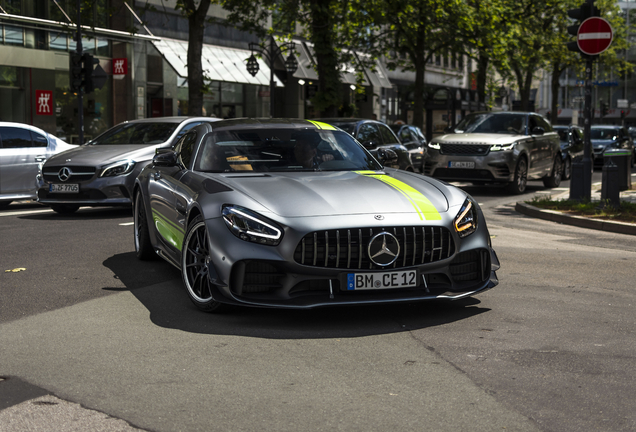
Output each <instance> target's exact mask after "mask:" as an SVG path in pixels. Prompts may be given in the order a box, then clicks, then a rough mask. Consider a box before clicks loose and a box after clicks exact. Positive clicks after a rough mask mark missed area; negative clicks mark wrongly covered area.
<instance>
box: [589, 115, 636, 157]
mask: <svg viewBox="0 0 636 432" xmlns="http://www.w3.org/2000/svg"><path fill="white" fill-rule="evenodd" d="M590 141H592V149H593V150H594V164H595V165H597V166H599V165H601V166H602V165H603V163H604V162H603V153H605V152H606V151H607V150H613V149H623V150H628V151H631V153H632V163H631V166H632V167H633V166H634V163H635V162H636V161H635V159H636V151H635V149H634V141H633V140H632V138H631V136H630V135H629V133H628V132H627V128H625V127H623V126H614V125H593V126H592V127H591V128H590Z"/></svg>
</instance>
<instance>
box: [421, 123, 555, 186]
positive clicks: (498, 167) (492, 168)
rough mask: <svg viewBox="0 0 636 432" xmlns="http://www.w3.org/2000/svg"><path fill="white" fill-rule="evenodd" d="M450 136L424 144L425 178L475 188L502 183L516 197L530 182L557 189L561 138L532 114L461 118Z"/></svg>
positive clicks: (440, 137)
mask: <svg viewBox="0 0 636 432" xmlns="http://www.w3.org/2000/svg"><path fill="white" fill-rule="evenodd" d="M451 132H452V133H448V134H445V135H440V136H437V137H434V138H433V139H432V140H431V142H429V143H428V158H427V160H426V167H425V173H426V175H429V176H433V177H436V178H440V179H443V180H446V181H468V182H473V183H475V184H487V183H505V184H507V187H508V190H509V191H510V192H511V193H514V194H520V193H523V192H524V191H525V190H526V186H527V181H528V180H543V184H544V185H545V186H546V187H558V186H559V185H560V184H561V168H562V165H563V164H562V156H561V145H560V143H559V137H558V135H557V133H556V132H554V131H553V130H552V126H550V123H548V122H547V121H546V120H545V119H544V118H543V117H541V116H540V115H539V114H536V113H530V112H482V113H471V114H468V115H467V116H466V117H464V118H463V119H462V120H461V121H460V122H459V123H458V124H457V126H456V127H455V128H454V129H452V131H451Z"/></svg>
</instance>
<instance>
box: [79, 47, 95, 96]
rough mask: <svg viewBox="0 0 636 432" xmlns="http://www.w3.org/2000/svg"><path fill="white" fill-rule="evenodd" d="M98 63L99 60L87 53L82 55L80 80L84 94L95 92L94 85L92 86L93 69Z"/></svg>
mask: <svg viewBox="0 0 636 432" xmlns="http://www.w3.org/2000/svg"><path fill="white" fill-rule="evenodd" d="M98 63H99V60H98V59H96V58H95V57H93V56H92V55H90V54H89V53H84V54H82V80H83V85H84V93H85V94H88V93H91V92H92V91H93V90H95V85H94V84H93V68H94V66H95V65H96V64H98Z"/></svg>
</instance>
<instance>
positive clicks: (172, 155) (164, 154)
mask: <svg viewBox="0 0 636 432" xmlns="http://www.w3.org/2000/svg"><path fill="white" fill-rule="evenodd" d="M152 163H153V164H154V165H155V166H161V167H173V166H177V152H175V151H172V150H170V149H165V151H161V152H157V154H156V155H155V157H153V158H152Z"/></svg>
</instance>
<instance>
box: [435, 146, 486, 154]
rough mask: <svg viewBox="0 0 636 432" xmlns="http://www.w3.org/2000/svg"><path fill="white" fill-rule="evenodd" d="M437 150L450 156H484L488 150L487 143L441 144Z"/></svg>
mask: <svg viewBox="0 0 636 432" xmlns="http://www.w3.org/2000/svg"><path fill="white" fill-rule="evenodd" d="M439 152H440V153H441V154H443V155H451V156H485V155H487V154H488V153H489V152H490V145H488V144H441V146H440V150H439Z"/></svg>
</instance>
